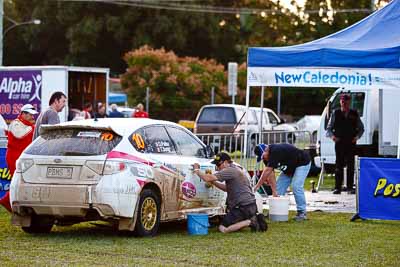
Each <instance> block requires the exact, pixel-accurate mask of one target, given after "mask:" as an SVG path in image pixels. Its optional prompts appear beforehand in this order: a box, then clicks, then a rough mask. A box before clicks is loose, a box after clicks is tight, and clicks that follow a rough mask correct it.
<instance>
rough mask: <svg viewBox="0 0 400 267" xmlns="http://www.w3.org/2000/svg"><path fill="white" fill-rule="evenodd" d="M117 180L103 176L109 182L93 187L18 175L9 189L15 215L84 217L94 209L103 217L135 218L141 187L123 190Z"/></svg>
mask: <svg viewBox="0 0 400 267" xmlns="http://www.w3.org/2000/svg"><path fill="white" fill-rule="evenodd" d="M107 178H108V179H107ZM116 179H118V177H117V178H116V177H103V179H102V180H106V181H107V182H102V181H100V182H99V183H98V184H92V185H76V184H73V185H66V184H57V185H54V184H32V183H25V182H24V181H22V179H21V175H20V174H19V173H16V175H15V176H14V177H13V179H12V181H11V188H10V193H11V194H10V199H11V205H12V209H13V213H16V214H19V215H24V214H26V213H29V212H31V211H32V210H33V211H34V212H35V214H37V215H49V216H54V217H78V218H85V217H86V216H87V215H88V213H89V212H90V211H93V210H94V211H96V212H97V213H98V215H99V217H100V218H113V217H125V218H129V217H132V216H133V214H134V208H135V205H136V201H137V199H138V196H139V192H140V188H138V187H136V186H131V187H129V188H130V190H129V192H128V191H127V190H126V189H125V190H122V189H121V188H120V184H121V182H119V183H118V182H116V181H114V182H113V180H116ZM113 184H114V185H115V184H118V185H119V186H118V187H117V188H116V187H115V186H113ZM125 187H126V186H125Z"/></svg>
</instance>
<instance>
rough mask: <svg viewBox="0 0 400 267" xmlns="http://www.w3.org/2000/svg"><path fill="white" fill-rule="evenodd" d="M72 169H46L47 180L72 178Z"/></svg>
mask: <svg viewBox="0 0 400 267" xmlns="http://www.w3.org/2000/svg"><path fill="white" fill-rule="evenodd" d="M72 169H73V168H72V167H47V177H49V178H65V179H69V178H72Z"/></svg>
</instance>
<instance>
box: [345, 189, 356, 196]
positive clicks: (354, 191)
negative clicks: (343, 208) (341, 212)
mask: <svg viewBox="0 0 400 267" xmlns="http://www.w3.org/2000/svg"><path fill="white" fill-rule="evenodd" d="M355 193H356V190H355V189H350V190H348V191H347V194H349V195H354V194H355Z"/></svg>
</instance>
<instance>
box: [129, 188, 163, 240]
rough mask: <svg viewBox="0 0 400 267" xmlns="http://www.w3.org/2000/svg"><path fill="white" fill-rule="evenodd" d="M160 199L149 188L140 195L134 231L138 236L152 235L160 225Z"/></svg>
mask: <svg viewBox="0 0 400 267" xmlns="http://www.w3.org/2000/svg"><path fill="white" fill-rule="evenodd" d="M160 213H161V212H160V200H159V197H158V196H157V194H155V193H154V191H153V190H151V189H144V190H143V192H142V193H141V195H140V199H139V206H138V210H137V218H136V226H135V233H136V235H138V236H154V235H156V234H157V231H158V227H159V226H160Z"/></svg>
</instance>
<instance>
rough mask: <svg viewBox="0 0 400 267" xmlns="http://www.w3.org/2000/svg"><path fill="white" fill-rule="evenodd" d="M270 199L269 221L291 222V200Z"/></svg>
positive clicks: (283, 198) (284, 198)
mask: <svg viewBox="0 0 400 267" xmlns="http://www.w3.org/2000/svg"><path fill="white" fill-rule="evenodd" d="M268 199H269V200H268V203H269V219H270V220H271V221H276V222H287V221H288V220H289V198H288V197H271V198H268Z"/></svg>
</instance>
